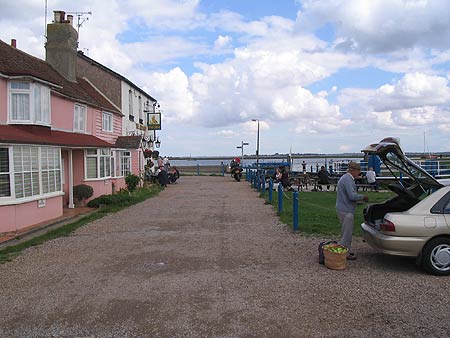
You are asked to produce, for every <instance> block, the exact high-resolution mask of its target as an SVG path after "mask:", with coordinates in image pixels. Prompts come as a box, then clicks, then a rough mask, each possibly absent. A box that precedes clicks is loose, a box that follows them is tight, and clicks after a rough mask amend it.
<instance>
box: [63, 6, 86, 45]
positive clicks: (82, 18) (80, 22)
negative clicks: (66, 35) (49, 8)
mask: <svg viewBox="0 0 450 338" xmlns="http://www.w3.org/2000/svg"><path fill="white" fill-rule="evenodd" d="M66 14H74V15H76V16H77V32H78V39H80V27H81V26H82V25H83V23H85V22H86V21H88V20H89V16H88V15H92V12H67V13H66Z"/></svg>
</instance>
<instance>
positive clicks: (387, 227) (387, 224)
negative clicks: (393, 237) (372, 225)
mask: <svg viewBox="0 0 450 338" xmlns="http://www.w3.org/2000/svg"><path fill="white" fill-rule="evenodd" d="M380 229H381V230H383V231H395V225H394V223H392V222H391V221H389V220H387V219H383V222H382V223H381V224H380Z"/></svg>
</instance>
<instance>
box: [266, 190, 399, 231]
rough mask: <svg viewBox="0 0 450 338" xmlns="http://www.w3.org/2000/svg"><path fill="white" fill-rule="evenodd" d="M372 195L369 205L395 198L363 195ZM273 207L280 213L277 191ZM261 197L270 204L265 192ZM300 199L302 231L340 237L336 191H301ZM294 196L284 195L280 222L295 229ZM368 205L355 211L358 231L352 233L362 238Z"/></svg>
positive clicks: (289, 193) (387, 195)
mask: <svg viewBox="0 0 450 338" xmlns="http://www.w3.org/2000/svg"><path fill="white" fill-rule="evenodd" d="M361 194H367V195H368V196H369V203H378V202H382V201H385V200H386V199H388V198H390V197H391V196H393V194H392V193H391V192H361ZM272 196H273V199H272V205H273V207H274V208H275V210H277V211H278V192H276V191H274V192H273V195H272ZM261 197H263V198H265V199H266V202H267V203H269V193H268V192H267V191H266V192H265V193H264V194H261ZM298 200H299V203H298V204H299V205H298V209H299V221H298V224H299V229H300V231H301V232H302V233H305V234H317V235H328V236H339V235H340V231H341V228H340V224H339V220H338V218H337V215H336V210H335V204H336V192H302V191H300V192H299V194H298ZM292 201H293V193H292V192H285V193H284V194H283V212H282V213H281V215H279V216H280V219H281V221H282V222H283V223H285V224H287V225H288V226H290V227H291V228H292V226H293V206H292ZM366 205H367V203H363V204H361V205H358V206H357V207H356V211H355V229H354V232H353V234H354V235H355V236H360V235H361V234H362V233H361V227H360V226H359V225H360V224H361V223H362V222H363V209H364V207H365V206H366Z"/></svg>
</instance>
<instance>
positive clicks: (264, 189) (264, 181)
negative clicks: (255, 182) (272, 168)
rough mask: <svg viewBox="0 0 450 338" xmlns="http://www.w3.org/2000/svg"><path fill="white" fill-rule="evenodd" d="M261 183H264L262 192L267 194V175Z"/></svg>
mask: <svg viewBox="0 0 450 338" xmlns="http://www.w3.org/2000/svg"><path fill="white" fill-rule="evenodd" d="M261 183H262V188H261V190H262V192H263V193H265V192H266V176H265V175H263V177H262V182H261Z"/></svg>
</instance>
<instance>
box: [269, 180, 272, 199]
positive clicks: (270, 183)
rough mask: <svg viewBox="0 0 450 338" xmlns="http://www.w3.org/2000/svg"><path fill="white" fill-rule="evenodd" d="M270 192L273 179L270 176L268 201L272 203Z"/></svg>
mask: <svg viewBox="0 0 450 338" xmlns="http://www.w3.org/2000/svg"><path fill="white" fill-rule="evenodd" d="M272 193H273V180H272V178H270V179H269V203H272V199H273V198H272V197H273V196H272Z"/></svg>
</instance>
